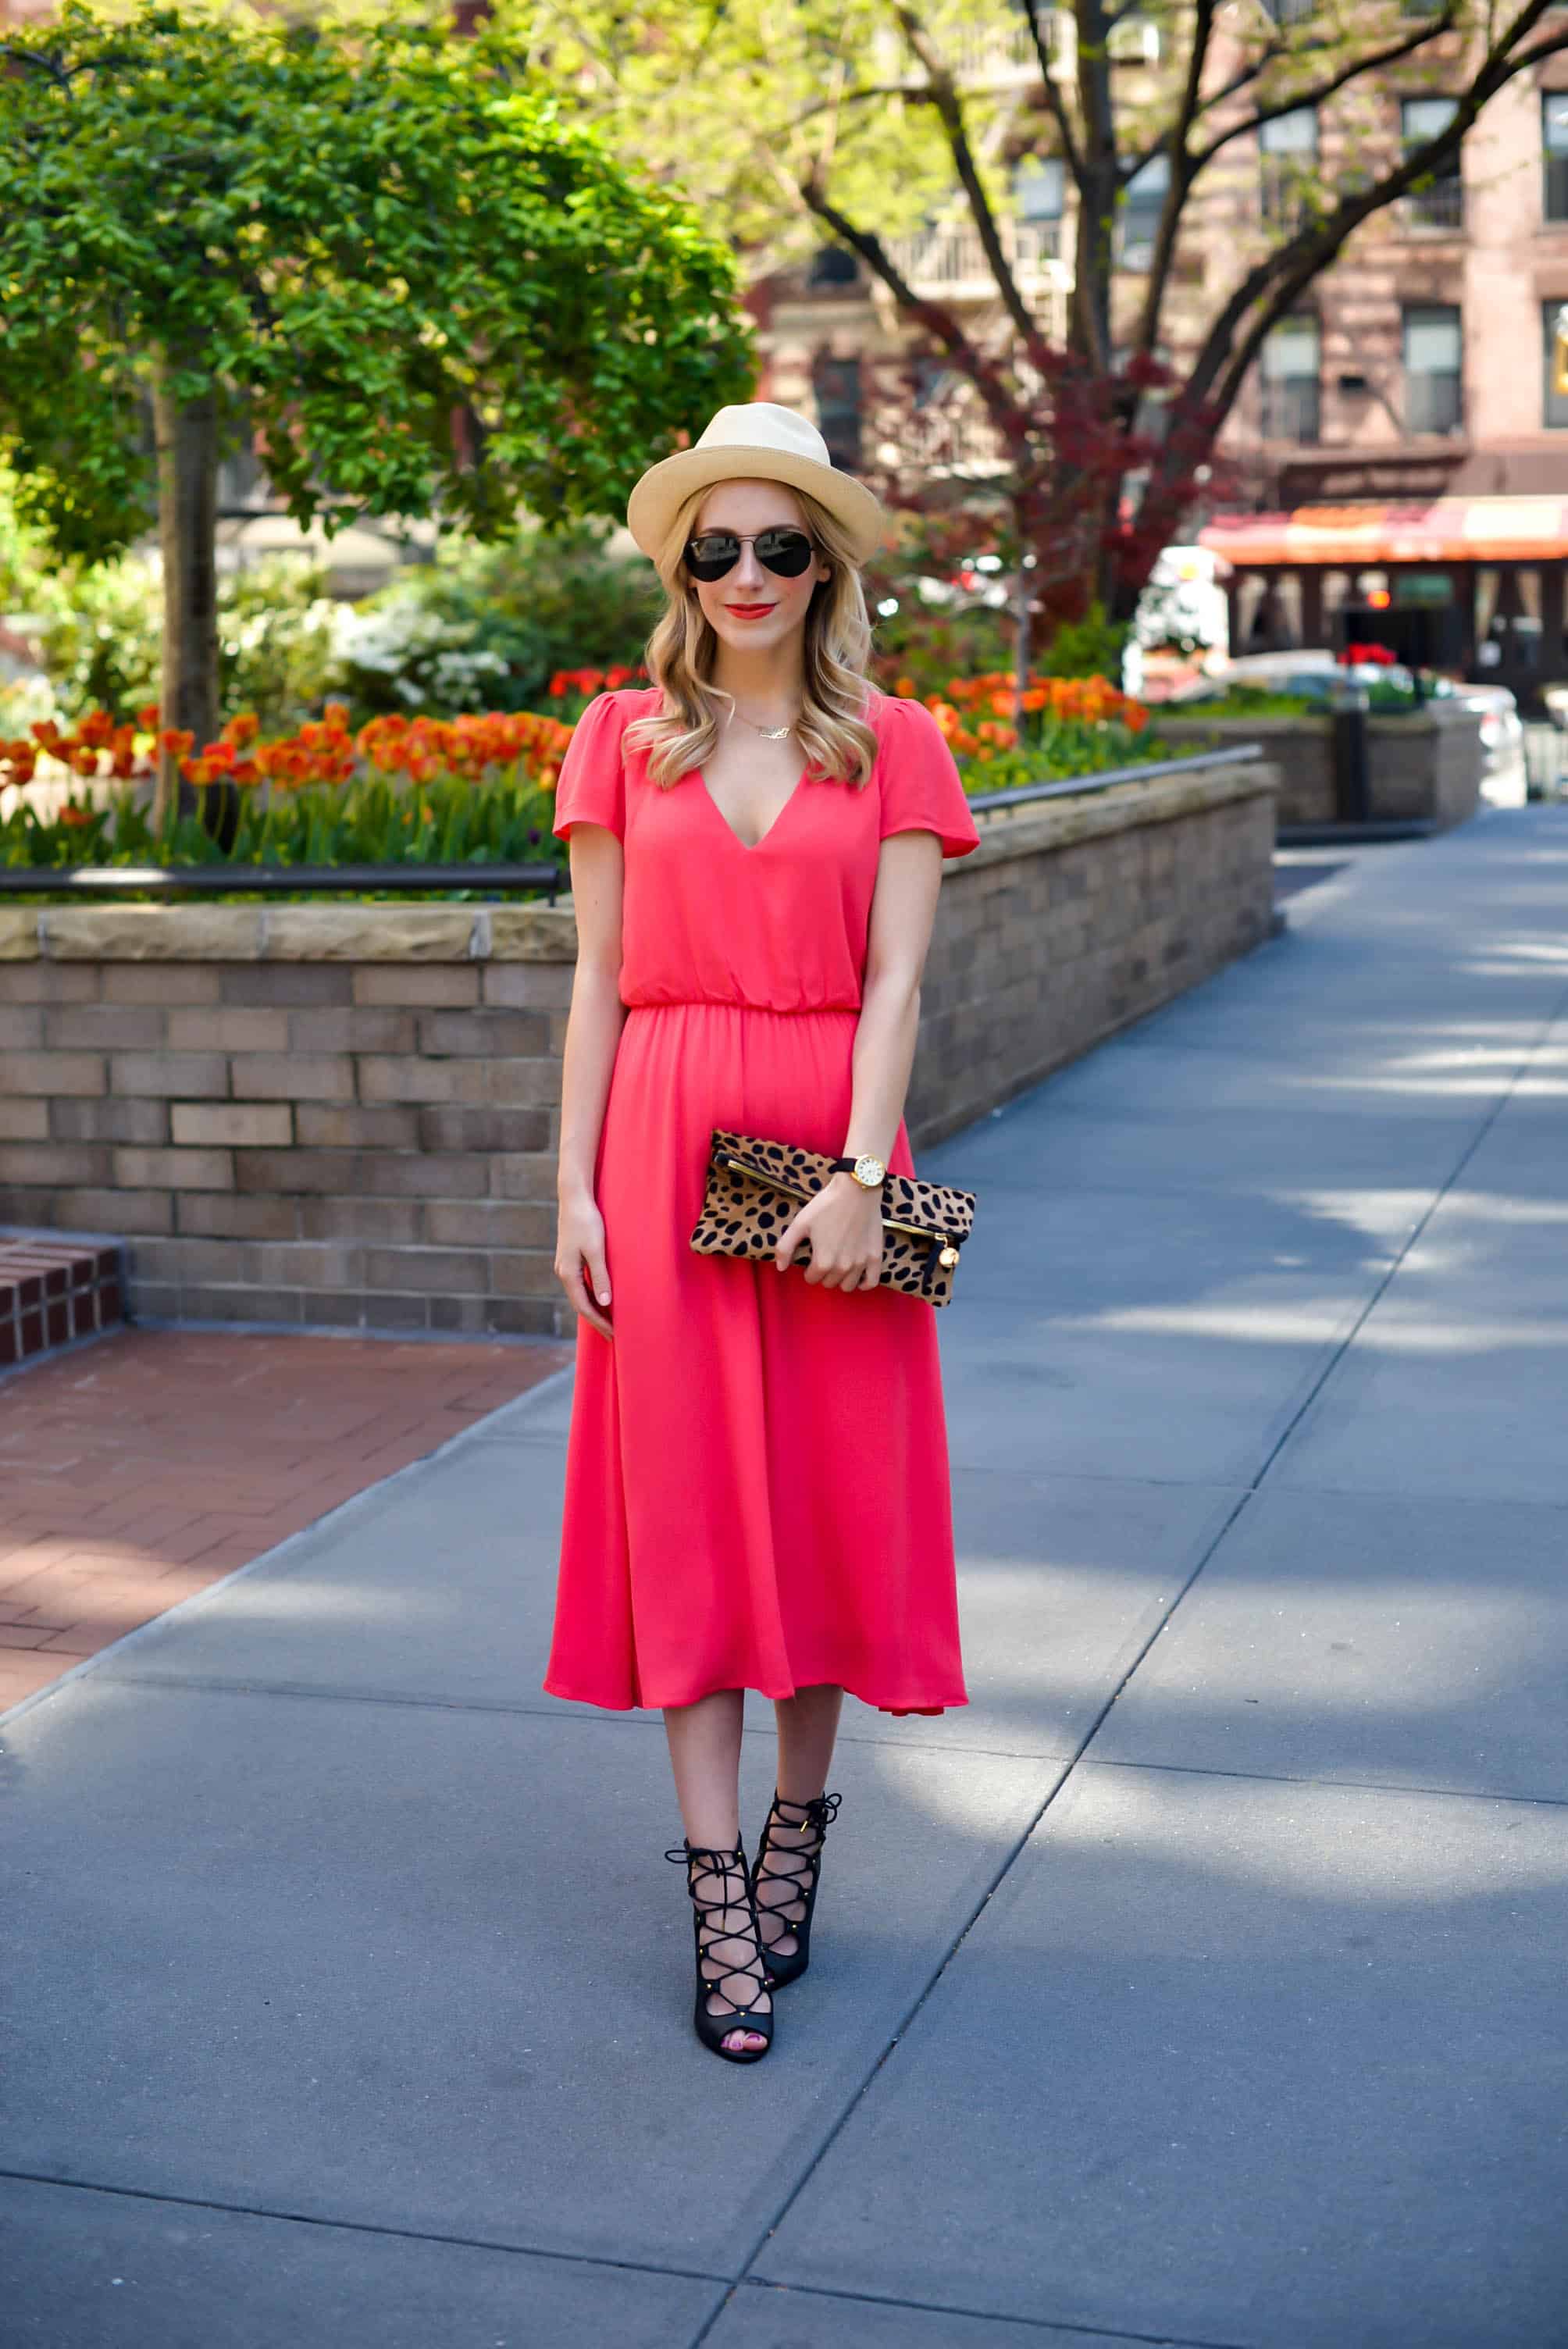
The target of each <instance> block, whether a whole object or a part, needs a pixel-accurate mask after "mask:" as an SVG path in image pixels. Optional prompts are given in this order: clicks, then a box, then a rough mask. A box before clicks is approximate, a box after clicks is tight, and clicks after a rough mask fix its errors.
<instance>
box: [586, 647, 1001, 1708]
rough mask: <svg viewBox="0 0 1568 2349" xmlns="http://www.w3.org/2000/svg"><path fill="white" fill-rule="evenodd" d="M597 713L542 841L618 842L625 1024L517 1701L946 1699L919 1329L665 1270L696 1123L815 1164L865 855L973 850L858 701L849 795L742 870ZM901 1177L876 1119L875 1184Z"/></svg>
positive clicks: (730, 843)
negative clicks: (893, 841)
mask: <svg viewBox="0 0 1568 2349" xmlns="http://www.w3.org/2000/svg"><path fill="white" fill-rule="evenodd" d="M658 705H659V695H658V690H657V688H650V689H648V690H646V691H639V690H631V691H625V692H620V693H605V694H601V695H600V696H599V698H598V699H597V700H595V701H593V702H592V703H591V704H590V705H589V707H588V709H586V710H585V711H584V713H583V718H582V719H581V720H580V721H579V724H578V726H577V729H576V731H575V733H574V734H573V738H572V743H571V747H570V749H569V750H568V752H567V755H566V758H565V761H563V763H562V770H561V778H560V781H559V784H558V786H557V791H556V815H555V823H554V830H555V832H556V833H557V834H558V835H559V836H561V837H562V838H566V837H568V836H569V835H570V832H571V828H572V826H573V823H600V824H605V825H608V827H609V828H610V830H611V831H612V832H614V833H616V834H617V835H618V837H619V838H620V839H621V841H622V842H623V843H624V866H625V886H624V904H623V916H622V967H621V988H620V991H621V998H622V1000H623V1001H624V1003H625V1004H626V1006H627V1007H628V1009H627V1012H626V1018H625V1022H624V1027H623V1029H622V1031H621V1036H620V1040H619V1044H618V1047H617V1050H616V1055H615V1062H614V1071H613V1073H612V1078H611V1084H610V1092H609V1099H608V1102H607V1106H606V1110H605V1115H604V1122H603V1130H602V1133H601V1139H600V1145H599V1152H598V1159H597V1165H596V1173H595V1195H596V1197H597V1200H598V1204H599V1208H600V1212H601V1214H602V1215H603V1218H604V1231H605V1253H606V1257H607V1260H608V1268H609V1276H610V1288H611V1293H612V1301H611V1305H610V1309H609V1311H610V1319H611V1321H612V1322H613V1324H614V1331H615V1335H614V1340H611V1339H608V1338H605V1337H603V1336H602V1335H601V1334H600V1332H599V1331H598V1330H594V1329H593V1327H592V1326H591V1325H590V1324H589V1323H588V1322H586V1321H580V1322H579V1324H578V1332H577V1371H576V1388H575V1392H574V1394H573V1408H572V1422H571V1431H570V1434H569V1438H568V1444H567V1455H566V1495H565V1519H564V1525H563V1529H562V1544H561V1571H560V1580H559V1585H558V1588H557V1594H556V1611H555V1635H554V1641H553V1645H552V1652H551V1658H550V1667H549V1671H548V1673H547V1675H546V1678H545V1681H544V1687H545V1688H546V1690H547V1691H548V1692H550V1693H551V1694H552V1695H554V1696H560V1697H568V1698H573V1699H576V1700H579V1701H581V1702H586V1703H589V1704H598V1705H607V1706H613V1707H615V1708H617V1709H624V1708H627V1707H630V1706H634V1705H666V1704H668V1705H679V1704H690V1703H692V1702H695V1701H696V1699H697V1698H698V1697H702V1696H707V1695H708V1694H710V1693H711V1692H713V1691H714V1690H716V1689H729V1688H748V1689H757V1690H759V1691H760V1692H762V1694H763V1695H765V1696H769V1697H788V1696H792V1695H793V1694H794V1692H796V1690H797V1689H800V1688H809V1687H811V1686H813V1685H815V1684H817V1683H820V1682H834V1683H836V1684H838V1685H839V1686H841V1687H842V1688H845V1689H848V1690H849V1691H851V1693H852V1694H854V1695H856V1696H858V1697H861V1698H862V1699H863V1700H864V1701H865V1702H866V1703H868V1704H871V1705H874V1706H879V1707H881V1708H882V1709H884V1710H886V1711H890V1712H904V1711H910V1712H913V1711H940V1710H941V1709H942V1708H943V1707H944V1706H945V1705H958V1704H963V1703H965V1702H966V1697H965V1687H964V1674H963V1668H962V1664H961V1662H960V1658H959V1646H958V1618H957V1604H956V1593H955V1585H954V1556H953V1522H952V1502H951V1494H950V1489H949V1482H948V1464H947V1433H946V1425H945V1422H944V1413H943V1400H942V1386H941V1377H940V1371H939V1368H938V1362H937V1347H936V1309H935V1308H934V1307H933V1306H931V1305H929V1304H927V1303H926V1302H925V1301H924V1300H923V1299H920V1298H913V1297H907V1296H900V1295H897V1294H895V1293H894V1292H893V1291H892V1290H889V1289H882V1288H877V1289H869V1290H861V1291H856V1292H853V1293H851V1294H850V1295H845V1294H843V1293H841V1292H840V1291H839V1290H836V1289H830V1288H821V1287H819V1286H813V1285H811V1284H810V1283H808V1282H807V1280H806V1279H805V1278H804V1276H803V1275H802V1274H801V1272H799V1270H798V1269H796V1268H793V1267H791V1268H789V1270H788V1271H786V1272H784V1273H780V1272H779V1271H778V1270H777V1269H776V1268H774V1267H773V1266H772V1265H770V1264H761V1265H757V1264H750V1263H745V1262H742V1261H740V1260H739V1259H738V1258H735V1257H707V1256H698V1255H696V1253H695V1252H694V1251H693V1249H692V1248H691V1247H690V1246H689V1240H690V1236H691V1230H692V1226H693V1225H694V1224H695V1223H696V1219H697V1215H698V1211H699V1209H700V1206H701V1204H702V1197H703V1192H704V1189H705V1187H706V1180H707V1146H708V1135H709V1133H710V1131H711V1129H712V1128H713V1127H714V1126H716V1125H722V1126H727V1127H729V1128H731V1129H732V1130H734V1131H736V1132H738V1133H750V1134H758V1135H762V1136H765V1137H768V1138H770V1139H777V1140H779V1141H787V1142H791V1143H799V1144H803V1145H804V1146H805V1147H806V1148H807V1149H810V1150H820V1151H826V1152H827V1153H829V1154H830V1155H831V1156H833V1157H838V1156H839V1155H840V1154H841V1152H842V1150H843V1147H844V1142H845V1138H846V1134H847V1132H848V1127H849V1120H850V1111H851V1091H852V1086H851V1052H852V1049H853V1045H854V1039H855V1027H856V1022H857V1019H858V1017H859V1007H860V1001H861V978H862V974H863V971H864V967H865V957H866V942H867V931H868V924H869V920H870V915H871V905H872V891H873V888H874V885H875V882H876V874H877V853H878V845H879V843H880V842H881V841H882V839H884V838H885V837H886V835H887V834H888V833H893V832H908V831H925V832H934V833H936V834H937V836H938V837H939V839H940V840H941V842H942V845H943V850H944V854H946V855H948V856H964V855H966V854H968V853H969V851H970V850H971V849H973V848H975V847H977V846H978V844H979V833H978V832H977V831H976V829H975V820H974V817H973V816H972V815H971V813H970V812H969V806H968V802H967V801H966V800H965V795H964V789H963V785H962V784H961V782H960V781H959V779H958V771H957V769H956V767H955V766H954V762H953V758H952V754H951V753H950V751H949V750H948V748H947V744H946V742H945V740H944V738H943V736H942V733H941V730H940V729H939V728H938V727H937V725H936V722H935V720H934V718H933V717H932V715H931V713H930V712H929V710H927V709H924V708H923V705H921V704H920V703H918V702H914V701H901V700H894V699H892V698H888V697H885V696H883V695H881V694H872V697H871V699H870V704H869V707H868V709H867V713H866V714H867V716H868V718H869V719H870V720H871V723H872V726H873V727H874V729H875V730H876V734H877V738H878V744H879V750H878V756H877V759H876V762H875V766H874V768H873V771H872V776H871V779H870V781H868V782H867V783H865V784H864V785H863V786H861V787H860V788H857V787H856V786H855V785H854V784H853V783H849V782H841V781H824V780H822V779H820V778H818V777H813V776H810V775H807V776H803V777H802V779H801V780H800V781H799V783H798V784H797V785H796V788H795V792H794V795H793V797H792V798H791V799H789V801H788V802H786V804H785V807H784V809H783V812H782V813H781V814H779V816H778V818H777V819H776V820H775V822H774V823H773V825H772V826H771V828H770V830H769V832H767V833H765V834H764V836H763V838H762V839H761V840H760V841H759V842H758V844H757V845H756V847H754V848H751V847H748V846H747V845H746V843H744V842H743V841H742V840H741V839H740V838H739V836H738V834H737V833H735V832H734V831H732V830H731V828H730V825H729V823H728V822H727V819H726V818H725V817H724V816H723V815H722V814H721V813H720V812H719V809H718V805H717V802H716V801H715V800H714V799H713V798H712V797H711V795H710V794H709V792H708V789H707V784H706V783H705V782H704V781H703V778H702V775H701V773H700V771H696V770H693V771H692V772H690V773H689V774H686V775H683V776H682V777H681V778H680V780H679V781H678V782H676V783H674V784H672V785H671V786H669V787H668V788H667V789H661V788H660V787H659V786H658V785H657V784H655V783H653V782H651V781H649V780H648V777H647V772H646V764H647V762H646V755H645V754H639V753H637V752H634V751H626V752H625V753H624V755H623V747H622V739H621V738H622V734H623V732H624V729H625V728H626V727H627V726H628V725H630V724H631V722H632V721H633V720H634V719H636V718H639V717H642V716H643V715H645V713H647V712H650V711H652V710H654V709H656V708H657V707H658ZM889 1164H890V1165H891V1166H892V1170H893V1171H894V1172H895V1173H898V1174H913V1173H914V1171H915V1168H914V1164H913V1159H912V1157H911V1154H910V1147H909V1137H908V1134H907V1133H906V1132H905V1130H904V1126H903V1122H902V1121H901V1122H900V1125H899V1129H898V1138H897V1141H896V1143H894V1145H893V1150H892V1157H891V1159H890V1161H889Z"/></svg>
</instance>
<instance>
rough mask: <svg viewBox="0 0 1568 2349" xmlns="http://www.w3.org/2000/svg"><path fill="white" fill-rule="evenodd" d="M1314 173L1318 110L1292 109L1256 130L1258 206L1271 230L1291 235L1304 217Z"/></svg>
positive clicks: (1309, 108) (1313, 108)
mask: <svg viewBox="0 0 1568 2349" xmlns="http://www.w3.org/2000/svg"><path fill="white" fill-rule="evenodd" d="M1316 170H1317V109H1316V108H1315V107H1312V106H1297V107H1293V108H1292V109H1291V111H1290V113H1288V114H1276V115H1275V116H1274V120H1273V121H1272V122H1264V123H1261V124H1260V125H1259V127H1258V173H1259V181H1258V204H1259V209H1260V211H1261V212H1262V213H1263V216H1264V220H1265V221H1267V222H1268V223H1269V225H1270V227H1271V228H1277V229H1283V230H1284V231H1285V232H1286V233H1287V234H1294V233H1295V231H1296V230H1297V229H1298V228H1300V226H1301V225H1302V222H1304V220H1305V218H1306V213H1307V191H1308V188H1309V186H1310V183H1311V181H1312V178H1313V174H1314V173H1315V171H1316Z"/></svg>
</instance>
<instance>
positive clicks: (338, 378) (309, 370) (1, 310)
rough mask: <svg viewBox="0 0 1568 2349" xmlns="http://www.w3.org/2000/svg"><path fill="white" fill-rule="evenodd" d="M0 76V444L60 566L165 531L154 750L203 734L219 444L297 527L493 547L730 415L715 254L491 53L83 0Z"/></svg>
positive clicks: (731, 299)
mask: <svg viewBox="0 0 1568 2349" xmlns="http://www.w3.org/2000/svg"><path fill="white" fill-rule="evenodd" d="M0 60H3V67H4V69H3V70H0V451H3V452H4V453H5V454H6V455H7V456H8V457H9V460H10V462H11V464H12V466H13V467H14V469H15V474H16V476H17V481H18V495H19V499H20V502H21V506H22V511H23V515H24V519H25V520H26V521H28V522H30V523H35V524H37V525H40V526H42V527H43V528H45V529H46V531H47V533H48V534H49V536H50V539H51V541H52V543H53V544H54V546H55V547H56V548H57V551H58V552H59V554H61V555H62V556H64V557H67V558H68V557H78V558H89V559H90V558H98V557H102V556H104V555H107V554H111V553H113V552H114V551H115V550H117V549H119V548H121V547H124V546H125V545H127V544H128V543H130V542H131V541H132V540H134V539H135V538H137V537H138V536H139V535H141V534H142V533H145V532H146V530H147V529H148V527H149V523H150V518H151V516H152V514H153V512H156V514H157V521H158V530H159V537H160V546H161V553H162V564H163V663H162V673H163V697H162V707H163V718H164V722H165V724H166V725H167V726H170V727H175V728H181V729H188V730H190V731H191V732H192V733H194V734H195V735H196V736H197V737H198V738H199V739H200V740H206V739H207V738H208V737H209V736H210V735H211V734H212V733H213V732H214V731H215V730H216V726H217V720H218V714H219V712H218V687H219V647H218V629H217V593H216V566H215V553H214V542H215V525H216V515H215V506H216V481H217V472H218V466H219V461H220V459H221V457H222V453H223V452H224V451H225V450H227V449H230V448H234V447H238V446H245V447H248V448H250V449H252V450H253V451H254V452H255V453H256V454H257V455H258V456H259V457H260V459H261V460H262V462H263V465H264V467H265V469H266V471H267V473H268V475H269V476H270V478H271V480H272V481H273V485H274V487H275V488H276V489H277V490H278V491H279V492H281V493H282V496H283V497H284V501H285V502H286V504H287V508H288V511H289V512H290V513H291V514H293V515H294V518H295V519H296V520H297V521H299V522H301V523H306V522H309V521H311V520H312V519H313V518H315V517H316V516H318V515H319V516H320V517H321V519H322V521H323V523H324V524H325V526H326V527H327V528H328V529H331V528H332V527H334V526H335V525H338V524H340V523H342V522H344V521H345V520H347V519H350V518H352V517H353V516H354V515H356V514H358V513H366V512H368V513H398V514H402V515H405V516H414V515H420V514H425V513H428V512H430V511H432V510H433V509H435V508H437V507H438V508H439V510H440V512H441V513H442V515H443V517H444V518H446V519H448V520H450V521H453V522H456V523H460V524H463V525H466V526H467V527H468V528H469V529H470V530H472V531H473V532H474V533H477V534H478V535H480V537H485V536H490V535H495V534H498V533H503V532H510V531H511V529H512V528H513V526H514V523H515V517H516V513H517V511H518V508H519V507H520V506H525V507H526V508H527V509H528V510H529V511H530V512H531V513H532V514H533V515H534V516H535V517H536V518H537V519H538V520H539V521H541V522H542V523H544V524H546V525H547V526H548V525H554V524H557V523H562V522H564V521H565V520H567V519H569V518H571V517H573V516H574V515H579V514H595V513H605V512H615V511H616V510H617V509H618V508H619V507H620V506H621V505H622V503H623V502H624V496H625V493H626V492H627V490H628V489H629V487H630V485H631V482H632V481H633V480H634V477H635V475H636V473H637V472H638V471H640V470H641V469H642V467H643V466H644V465H645V464H646V463H647V462H648V461H649V460H651V459H652V458H655V457H656V456H659V455H662V454H664V453H665V451H666V450H669V449H670V448H672V447H674V446H676V445H677V443H678V440H679V439H680V437H681V434H682V433H683V432H684V431H686V430H687V429H695V428H696V426H697V425H699V424H700V423H701V421H702V420H703V419H705V418H706V416H707V414H708V413H709V412H710V411H711V409H713V408H714V407H715V406H716V405H717V404H719V403H720V402H722V401H725V400H730V399H738V398H745V397H746V396H747V392H748V387H749V385H750V383H751V381H752V379H753V367H752V363H751V357H750V351H749V344H748V333H747V329H746V325H745V321H744V319H743V318H742V317H741V316H740V314H739V312H738V308H737V306H736V300H735V287H734V264H733V260H732V257H731V254H730V253H729V251H728V248H727V246H726V245H725V244H723V243H721V242H720V241H719V240H718V239H717V238H716V237H715V236H713V235H712V234H711V233H708V232H707V230H705V229H704V228H703V227H702V225H701V224H700V223H699V222H698V221H697V220H696V217H695V215H694V214H693V212H692V211H691V209H690V207H689V205H688V204H687V203H686V201H685V200H684V199H683V198H681V197H680V196H678V195H677V194H676V193H675V192H673V191H667V190H664V189H661V188H659V187H658V186H657V185H655V183H654V182H653V181H651V180H649V179H648V177H647V176H646V175H645V173H643V172H642V171H637V170H635V169H634V168H630V167H628V166H627V165H626V164H624V163H623V162H618V161H616V160H614V158H613V157H612V156H611V155H610V154H609V152H608V151H607V149H606V147H605V145H604V142H603V140H602V138H600V137H599V136H598V135H596V134H595V132H594V131H593V129H591V128H588V127H584V126H583V124H582V123H581V122H576V121H572V120H568V119H566V118H565V115H564V112H563V109H562V105H561V103H560V99H559V93H558V91H557V88H556V87H555V85H554V84H553V82H552V81H551V80H550V79H548V78H546V77H545V76H544V75H543V74H542V72H541V71H540V70H538V69H537V68H536V67H531V65H530V63H529V60H528V57H527V54H526V51H525V49H524V48H523V47H521V46H520V45H519V44H518V43H517V42H515V41H514V40H512V39H511V38H510V37H509V36H507V34H506V33H505V32H504V31H503V30H500V29H498V28H496V27H485V28H482V29H481V30H480V33H479V35H478V36H476V37H474V38H471V39H463V40H459V39H453V38H451V37H449V36H447V35H446V34H445V33H444V32H441V31H437V30H434V29H431V28H429V27H427V26H420V25H418V24H413V23H408V22H404V21H396V20H395V21H393V22H389V23H387V22H383V23H376V22H367V23H361V24H349V25H336V26H334V25H328V24H325V23H314V24H311V23H306V24H294V23H286V22H284V21H282V20H280V19H278V18H275V17H268V18H265V19H261V20H257V19H254V18H252V17H250V16H243V15H240V14H237V13H232V12H231V13H220V12H219V11H218V10H217V9H215V8H214V7H212V6H211V5H204V0H199V5H193V6H188V5H183V0H182V5H180V6H179V7H178V8H176V7H172V6H167V5H151V0H134V5H131V6H130V7H129V9H118V8H117V9H115V10H114V11H113V12H112V13H111V12H110V11H109V10H108V9H107V8H100V7H96V6H88V5H81V0H67V5H66V6H65V7H64V8H63V9H62V10H61V12H60V15H59V16H58V18H57V20H56V21H55V22H54V23H52V24H50V25H48V26H44V27H40V28H37V29H34V30H31V31H17V32H13V33H12V34H11V35H10V36H8V37H7V38H6V39H5V41H3V42H0ZM149 413H150V416H151V419H152V429H151V431H149V429H148V418H149ZM162 782H163V790H164V793H165V796H167V793H168V792H169V791H170V789H171V788H172V775H171V772H170V768H169V762H168V761H166V762H165V773H164V776H163V779H162Z"/></svg>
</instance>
